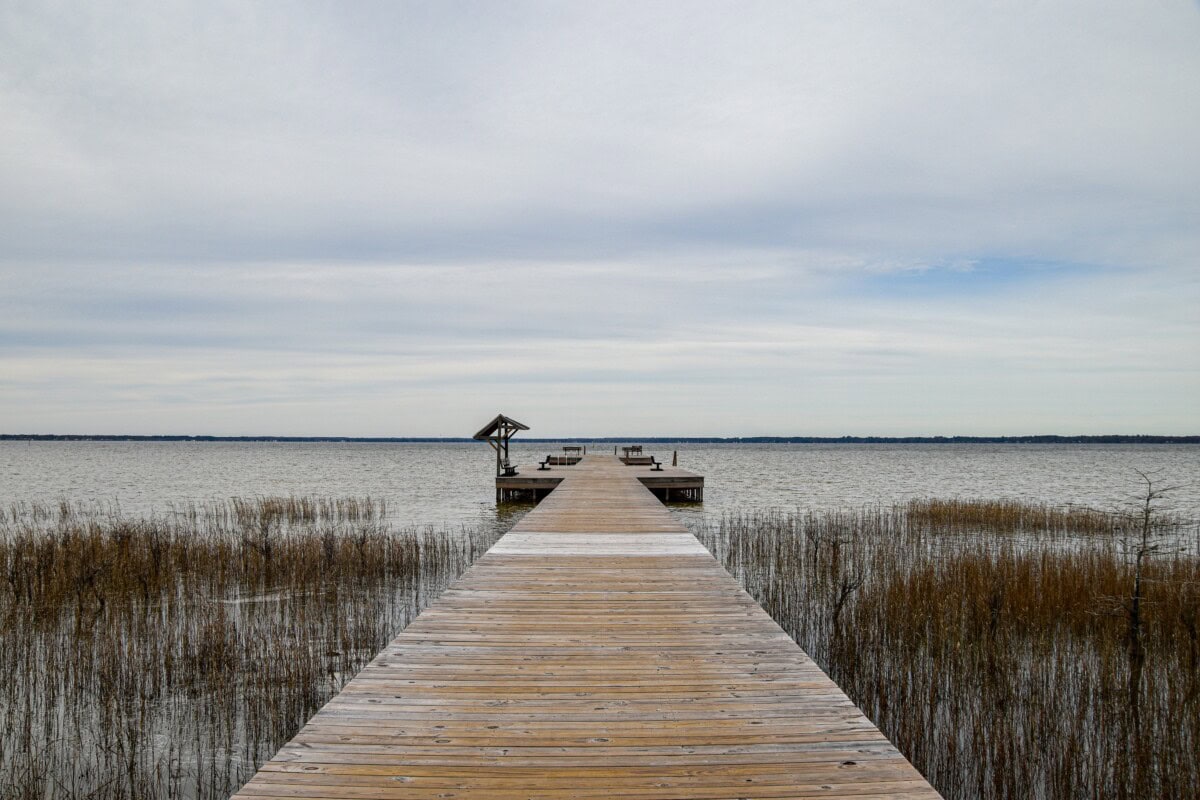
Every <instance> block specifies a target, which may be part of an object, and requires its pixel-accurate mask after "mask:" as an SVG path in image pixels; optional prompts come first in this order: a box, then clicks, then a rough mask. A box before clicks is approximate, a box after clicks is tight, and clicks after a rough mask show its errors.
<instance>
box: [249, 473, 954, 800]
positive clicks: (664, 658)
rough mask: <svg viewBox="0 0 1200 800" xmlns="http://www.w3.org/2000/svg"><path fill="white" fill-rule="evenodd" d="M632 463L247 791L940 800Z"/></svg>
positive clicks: (460, 600) (501, 550)
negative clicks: (680, 520)
mask: <svg viewBox="0 0 1200 800" xmlns="http://www.w3.org/2000/svg"><path fill="white" fill-rule="evenodd" d="M635 472H636V468H634V467H625V466H622V465H621V464H620V463H619V462H618V461H617V460H616V459H615V458H614V457H612V456H595V455H590V456H587V457H586V458H585V459H584V461H583V462H582V463H581V464H579V465H577V466H576V467H573V468H572V469H571V472H570V474H569V476H568V477H567V478H566V479H565V480H563V482H562V483H561V484H560V485H559V486H558V488H557V489H555V490H554V491H553V492H552V493H551V494H550V496H549V497H547V498H546V499H545V500H544V501H543V502H542V503H541V505H539V506H538V507H537V508H536V509H534V510H533V511H531V512H530V513H529V514H528V515H526V516H525V518H524V519H522V520H521V522H520V523H519V524H518V525H517V526H516V527H515V528H513V530H512V531H511V532H510V533H508V534H507V535H505V536H504V537H503V538H502V539H501V540H500V541H499V542H498V543H497V544H496V545H495V546H494V547H493V548H492V549H491V550H490V551H489V552H488V553H487V554H486V555H485V556H483V557H482V558H481V559H479V561H477V562H476V564H475V565H474V566H472V567H471V569H470V570H469V571H468V572H467V573H466V574H465V575H464V576H463V577H462V578H461V579H460V580H459V581H458V582H457V583H456V584H455V585H454V586H453V587H451V588H450V589H448V590H447V591H446V592H445V593H444V594H443V595H442V596H441V597H440V598H439V599H438V600H437V601H436V602H435V603H434V604H433V605H431V606H430V607H429V608H428V609H427V610H426V611H425V612H424V613H422V614H421V615H420V616H419V617H418V618H417V619H416V620H414V621H413V622H412V624H410V625H409V626H408V628H407V629H405V630H404V631H403V632H402V633H401V634H400V635H399V636H397V637H396V639H395V640H393V641H392V643H391V644H389V645H388V646H387V648H386V649H385V650H384V651H383V652H382V653H381V654H380V655H379V656H378V657H377V658H376V659H375V660H374V661H373V662H371V664H370V665H368V666H367V667H366V668H365V669H363V671H362V672H361V673H359V675H358V676H357V677H355V678H354V679H353V680H352V681H350V683H349V684H347V686H346V687H345V689H343V690H342V692H341V693H340V694H339V695H337V697H335V698H334V699H333V700H332V701H330V703H329V704H328V705H326V706H325V707H324V708H323V709H321V711H320V712H318V713H317V714H316V715H315V716H314V717H313V718H312V720H310V721H309V723H308V724H307V725H306V726H305V727H304V728H303V729H302V730H301V731H300V733H299V734H298V735H297V736H296V738H295V739H293V740H292V741H291V742H289V743H288V744H287V745H285V746H284V747H283V749H281V750H280V751H279V753H278V754H277V755H276V756H275V758H274V759H272V760H271V761H270V762H268V763H267V764H265V765H264V766H263V768H262V769H261V770H260V771H259V773H258V774H257V775H256V776H255V777H254V778H253V779H252V780H251V781H250V782H249V783H247V784H246V786H244V787H243V788H242V790H241V792H240V793H239V794H238V795H236V797H241V798H261V797H305V798H455V799H456V800H464V799H466V800H475V799H477V798H497V799H498V800H517V798H522V799H524V798H565V797H575V798H642V799H644V800H668V798H704V799H705V800H727V799H728V800H733V799H734V798H776V799H783V798H810V797H825V798H830V797H854V798H877V799H878V798H890V799H891V800H902V799H903V800H908V799H909V798H914V799H915V798H937V797H938V794H937V793H936V792H934V791H933V789H932V788H930V786H929V785H928V784H927V783H926V782H925V781H924V780H923V779H922V778H921V776H920V775H919V774H918V773H917V771H916V770H915V769H913V767H912V766H911V765H910V764H909V763H908V762H907V761H906V760H905V759H904V758H903V756H901V755H900V754H899V753H898V752H897V751H896V750H895V748H893V747H892V746H891V744H890V743H889V742H888V741H887V739H886V738H885V737H884V736H883V735H882V734H881V733H880V732H879V730H878V729H876V728H875V726H874V725H872V724H871V722H870V721H869V720H867V719H866V718H865V717H864V716H863V715H862V714H861V713H860V712H859V710H858V709H857V708H855V706H854V705H853V703H851V702H850V700H849V699H847V697H846V696H845V695H844V694H843V693H842V691H841V690H840V689H838V687H837V686H836V685H835V684H834V683H833V682H832V681H830V680H829V679H828V678H827V677H826V676H825V674H824V673H822V672H821V670H820V669H818V668H817V666H816V665H815V664H813V662H812V661H811V660H810V659H809V658H808V656H806V655H805V654H804V652H803V651H801V650H800V648H799V647H798V646H797V645H796V644H795V642H793V641H792V640H791V639H790V638H788V636H787V635H786V634H785V633H784V632H783V630H782V629H780V628H779V626H778V625H776V624H775V623H774V622H773V621H772V620H771V618H770V617H768V616H767V614H766V613H765V612H764V611H763V610H762V609H761V608H759V607H758V605H757V604H756V603H755V602H754V600H753V599H752V598H750V596H749V595H747V594H746V593H745V592H744V591H742V589H741V588H740V587H739V585H738V584H737V582H736V581H735V580H734V579H733V578H732V577H730V576H729V574H728V573H727V572H725V570H724V569H723V568H722V567H721V566H720V565H719V564H718V563H717V562H716V561H715V560H714V559H713V558H712V557H711V556H710V555H709V554H708V551H707V550H705V549H704V547H703V546H701V545H700V543H699V542H698V541H697V540H696V539H695V537H693V536H692V535H691V534H690V533H688V532H687V530H686V529H685V528H684V527H683V526H681V525H680V524H679V523H678V522H676V521H675V519H674V518H672V516H671V515H670V513H669V512H668V511H667V510H666V509H665V507H664V506H663V505H662V504H661V503H660V502H658V501H657V500H656V499H655V498H654V497H653V495H651V493H650V491H649V490H648V489H646V488H645V487H644V486H643V485H642V484H641V483H640V482H639V481H638V480H637V479H636V478H635V477H634V473H635Z"/></svg>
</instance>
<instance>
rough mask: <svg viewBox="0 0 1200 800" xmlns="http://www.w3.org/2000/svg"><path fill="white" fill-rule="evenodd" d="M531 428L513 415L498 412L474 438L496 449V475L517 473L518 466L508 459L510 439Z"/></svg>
mask: <svg viewBox="0 0 1200 800" xmlns="http://www.w3.org/2000/svg"><path fill="white" fill-rule="evenodd" d="M527 430H529V426H528V425H522V424H521V423H519V422H517V421H516V420H515V419H513V418H512V417H506V416H504V415H503V414H497V415H496V418H495V419H494V420H492V421H491V422H489V423H488V424H487V425H484V426H483V428H482V429H480V431H479V433H477V434H475V435H474V436H473V437H471V438H473V439H475V440H476V441H480V442H487V443H488V444H489V445H491V446H492V449H493V450H495V451H496V475H497V476H499V475H515V474H516V468H515V467H514V466H513V464H512V462H511V461H509V460H508V441H509V439H512V437H513V435H514V434H516V432H517V431H527Z"/></svg>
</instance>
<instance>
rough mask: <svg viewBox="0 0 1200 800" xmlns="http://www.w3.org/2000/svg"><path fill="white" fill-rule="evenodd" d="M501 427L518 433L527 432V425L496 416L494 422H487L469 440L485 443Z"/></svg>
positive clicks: (500, 415) (499, 415)
mask: <svg viewBox="0 0 1200 800" xmlns="http://www.w3.org/2000/svg"><path fill="white" fill-rule="evenodd" d="M501 426H507V427H509V428H512V429H514V430H518V431H527V430H529V426H528V425H522V424H521V423H519V422H517V421H516V420H515V419H513V418H512V417H506V416H504V415H503V414H497V415H496V418H495V419H494V420H492V421H491V422H489V423H488V424H487V425H484V426H483V429H482V430H480V431H479V433H477V434H475V435H474V436H472V437H471V438H472V439H478V440H480V441H486V440H487V439H490V438H491V436H492V434H494V433H495V432H496V431H497V430H499V429H500V427H501Z"/></svg>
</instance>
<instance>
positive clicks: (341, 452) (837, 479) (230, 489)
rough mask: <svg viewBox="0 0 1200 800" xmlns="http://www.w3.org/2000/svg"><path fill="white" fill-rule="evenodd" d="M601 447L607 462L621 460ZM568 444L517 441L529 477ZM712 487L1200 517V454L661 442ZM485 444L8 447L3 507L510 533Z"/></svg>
mask: <svg viewBox="0 0 1200 800" xmlns="http://www.w3.org/2000/svg"><path fill="white" fill-rule="evenodd" d="M611 447H612V446H611V445H603V444H601V445H595V446H594V447H591V448H589V449H590V450H592V451H594V452H611ZM558 450H559V448H558V446H556V445H547V444H520V443H519V440H517V441H515V442H514V444H513V458H514V460H515V461H517V462H518V463H520V464H523V465H526V468H527V469H528V468H536V463H535V462H536V461H537V460H540V459H541V458H542V457H543V456H544V455H545V454H546V453H549V452H557V451H558ZM675 450H677V451H678V453H679V466H680V467H683V468H686V469H691V470H694V471H696V472H700V473H702V474H703V475H704V476H705V478H706V488H705V503H704V504H703V506H702V507H688V506H676V507H675V510H676V511H677V513H679V514H681V515H683V516H686V517H688V518H690V519H691V520H692V521H696V518H697V517H701V516H706V515H709V516H711V515H716V516H719V515H720V514H721V512H723V511H726V510H729V509H732V508H739V507H743V508H747V507H763V506H779V507H784V508H797V507H799V508H840V507H848V506H861V505H864V504H874V503H885V504H886V503H892V502H895V501H903V500H906V499H909V498H912V497H929V496H936V497H955V496H959V497H979V498H999V497H1003V498H1021V499H1026V500H1037V501H1047V502H1050V503H1055V504H1069V503H1076V504H1086V505H1093V506H1098V507H1102V508H1113V507H1117V506H1119V505H1121V504H1122V503H1125V502H1127V501H1129V499H1130V498H1131V496H1132V495H1134V494H1136V492H1137V491H1138V488H1139V485H1138V482H1139V478H1138V476H1137V474H1136V473H1135V472H1134V469H1135V468H1137V469H1141V470H1143V471H1145V472H1151V473H1154V474H1155V475H1156V476H1157V477H1158V478H1160V479H1161V480H1162V481H1163V482H1164V483H1170V484H1184V486H1183V487H1182V488H1180V489H1178V490H1177V491H1175V492H1173V493H1172V496H1171V498H1170V499H1169V502H1168V503H1165V504H1164V505H1163V508H1171V509H1173V510H1176V511H1179V512H1180V513H1183V514H1185V515H1186V516H1189V517H1192V518H1195V517H1200V482H1198V479H1200V445H986V444H964V445H913V444H908V445H846V444H833V445H803V444H802V445H745V444H723V445H699V444H681V445H655V446H651V447H648V448H647V452H653V453H655V454H657V455H658V456H659V458H660V459H663V460H666V461H667V462H668V463H670V459H671V456H672V451H675ZM493 464H494V461H493V456H492V451H491V450H490V449H489V448H488V447H487V445H484V444H481V443H480V444H475V443H471V444H357V443H345V444H343V443H269V442H268V443H259V442H254V443H233V442H195V443H193V442H32V443H26V442H0V503H3V504H5V505H7V504H9V503H13V502H28V501H34V500H43V501H45V500H50V501H53V500H57V499H58V498H63V497H65V498H68V499H71V500H84V501H102V502H111V503H117V504H119V505H120V507H121V508H122V509H123V510H125V511H127V512H135V513H146V512H166V511H169V510H170V509H171V508H172V507H173V506H179V505H182V504H186V503H188V502H194V501H203V500H211V499H224V498H228V497H232V496H243V497H245V496H254V495H277V494H281V495H290V494H295V495H324V496H350V495H354V496H363V495H371V496H373V497H379V498H383V499H385V500H386V501H387V503H388V507H389V509H390V513H391V515H392V517H393V519H394V520H395V521H396V522H397V523H401V524H415V525H421V526H424V525H433V526H437V527H441V526H451V527H458V526H461V525H475V524H498V523H499V524H510V523H511V522H512V521H513V519H514V518H515V517H516V516H518V515H519V514H520V513H522V511H523V509H522V508H521V507H516V508H503V509H499V510H498V509H497V508H496V504H495V502H494V497H495V495H494V489H493V484H492V475H493Z"/></svg>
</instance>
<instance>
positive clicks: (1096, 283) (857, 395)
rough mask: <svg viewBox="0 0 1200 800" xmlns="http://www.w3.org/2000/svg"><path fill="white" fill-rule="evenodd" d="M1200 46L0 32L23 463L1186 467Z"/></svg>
mask: <svg viewBox="0 0 1200 800" xmlns="http://www.w3.org/2000/svg"><path fill="white" fill-rule="evenodd" d="M1198 33H1200V15H1198V14H1197V11H1196V8H1195V6H1194V4H1187V3H1181V2H1180V3H1163V4H1157V5H1155V6H1154V7H1153V8H1147V7H1145V6H1140V5H1135V4H1129V3H1100V4H1096V3H1059V4H1035V3H1030V4H1022V5H1020V6H1012V5H1011V4H1008V5H1003V6H1000V5H990V4H979V5H973V6H970V7H967V6H953V7H947V6H946V5H945V4H940V3H905V4H903V5H900V6H879V5H878V4H856V3H833V2H828V3H812V4H803V5H797V4H778V3H751V4H748V5H747V4H728V3H700V4H653V5H650V6H647V5H646V4H606V5H603V6H587V5H573V6H563V5H561V4H538V3H530V4H525V3H517V4H505V5H504V6H478V5H474V4H457V3H444V4H435V5H431V6H430V5H414V4H392V3H378V4H372V3H367V4H356V5H355V6H353V7H351V8H346V7H333V6H327V5H321V4H299V5H288V6H286V7H285V6H282V5H271V4H259V5H256V6H254V7H252V8H247V7H245V6H244V5H242V4H218V5H212V4H204V5H198V4H197V5H193V4H183V3H142V4H132V5H130V4H113V5H106V4H103V3H98V4H89V5H88V6H86V7H82V8H81V7H77V6H61V7H59V6H56V5H55V4H48V3H25V4H22V3H16V4H10V5H9V6H7V7H6V9H5V11H4V12H0V109H2V110H3V119H4V122H3V123H2V124H0V187H2V188H0V314H2V316H0V367H2V368H3V369H2V374H0V417H2V418H3V424H2V425H0V428H3V429H5V430H34V429H37V430H68V429H69V430H72V431H90V430H97V431H100V432H103V431H105V430H111V429H113V428H120V429H122V430H132V429H134V428H138V429H139V430H146V431H147V432H149V430H150V429H147V428H146V427H145V426H147V425H153V426H157V427H154V428H153V430H154V431H165V430H187V431H194V432H253V431H252V430H251V429H250V428H251V427H253V426H254V425H267V426H268V427H269V428H270V430H264V431H263V432H274V433H307V432H312V433H334V434H341V433H354V432H358V433H366V432H373V433H379V434H386V433H397V431H395V430H393V429H391V428H389V427H388V426H390V425H391V424H393V421H394V419H395V415H394V413H393V411H394V410H395V409H396V408H403V409H404V411H405V419H406V424H407V425H414V424H415V425H417V427H418V428H419V429H408V430H405V431H400V432H401V433H414V434H419V433H428V434H444V433H455V432H457V431H458V430H459V429H460V428H461V429H463V430H466V429H467V428H470V427H471V424H473V420H474V416H478V415H479V414H480V413H482V414H483V415H484V416H487V410H488V409H491V407H492V406H493V405H495V403H496V397H497V395H499V396H503V397H511V398H514V400H516V399H517V398H519V399H520V402H521V403H524V404H525V405H526V408H528V411H527V412H526V416H529V417H535V416H542V417H543V418H544V419H547V420H555V419H557V420H560V422H561V424H564V425H566V424H568V423H570V424H575V421H579V422H580V424H583V423H585V422H588V420H584V419H579V418H578V417H577V416H575V415H572V414H564V413H562V412H561V411H557V410H556V408H557V407H558V406H560V405H562V404H564V403H571V404H574V406H573V407H574V408H575V409H579V410H586V411H587V412H588V413H590V414H593V415H594V417H592V421H591V422H590V423H588V424H589V428H588V429H589V430H594V431H596V432H606V431H609V432H615V431H621V432H626V431H628V432H632V433H639V432H640V433H661V432H666V431H688V432H694V433H704V432H712V433H731V434H736V433H742V432H750V431H751V429H753V431H754V432H809V431H812V432H839V433H840V432H847V431H852V432H861V433H873V432H909V431H911V430H915V429H916V428H920V429H921V430H923V431H933V432H1027V431H1029V430H1062V431H1066V430H1067V429H1068V428H1070V429H1071V430H1079V429H1083V430H1100V429H1106V430H1108V429H1120V430H1150V429H1151V428H1153V429H1154V430H1157V431H1161V432H1181V431H1190V430H1191V429H1192V428H1194V427H1195V421H1196V417H1195V414H1194V412H1193V411H1191V410H1190V409H1189V408H1187V404H1186V402H1185V398H1186V397H1189V396H1190V397H1195V396H1196V392H1195V390H1196V389H1197V384H1196V378H1194V377H1192V376H1194V375H1195V374H1196V373H1197V367H1200V352H1198V350H1200V346H1197V345H1196V344H1195V343H1196V342H1197V341H1200V330H1198V323H1197V321H1196V320H1195V315H1194V312H1193V311H1192V309H1194V307H1195V303H1196V301H1197V300H1200V287H1198V286H1197V279H1196V274H1197V270H1196V263H1197V258H1198V256H1200V226H1198V225H1197V224H1196V222H1197V220H1198V219H1200V189H1197V187H1200V158H1198V157H1197V156H1198V155H1200V153H1197V148H1196V145H1195V143H1194V138H1195V137H1194V131H1195V129H1196V127H1197V124H1198V123H1200V83H1197V82H1196V81H1195V80H1193V79H1192V78H1193V76H1194V75H1196V74H1200V50H1197V48H1196V47H1195V41H1196V36H1197V34H1198ZM881 387H883V388H881ZM464 398H465V399H464ZM648 398H654V402H655V403H660V404H673V407H674V408H676V409H679V411H678V412H676V414H675V415H674V416H673V414H672V412H670V411H665V410H664V411H663V412H661V413H659V412H648V411H646V410H645V407H644V406H643V405H642V404H643V403H645V402H646V401H647V399H648ZM1101 398H1107V399H1103V400H1101ZM356 399H357V400H360V401H361V402H362V403H363V406H362V407H360V408H358V410H355V408H356V406H355V401H356ZM700 400H703V402H700ZM372 403H375V404H376V405H372ZM507 407H509V408H510V410H514V409H512V407H511V406H507ZM270 408H275V409H276V411H277V413H274V414H272V413H269V412H268V411H267V410H266V409H270ZM839 408H840V409H844V410H845V412H846V413H845V416H844V418H839V417H838V415H837V409H839ZM830 409H833V410H832V411H831V410H830ZM855 409H857V410H855ZM1080 409H1087V411H1086V413H1080V411H1079V410H1080ZM514 413H515V410H514ZM518 416H520V415H518ZM467 418H469V419H470V420H471V423H470V424H466V419H467ZM413 420H420V422H419V423H414V422H413ZM464 425H465V427H464ZM636 425H644V426H645V427H643V428H637V427H636ZM848 425H849V426H850V427H846V426H848ZM97 426H99V427H97ZM248 426H249V427H248ZM348 426H358V428H359V429H358V430H356V431H352V430H349V428H348ZM855 426H857V427H855ZM1145 426H1150V427H1145ZM318 429H319V430H318ZM818 429H819V430H818ZM557 432H561V433H570V432H573V429H568V428H563V429H561V430H559V431H557Z"/></svg>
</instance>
